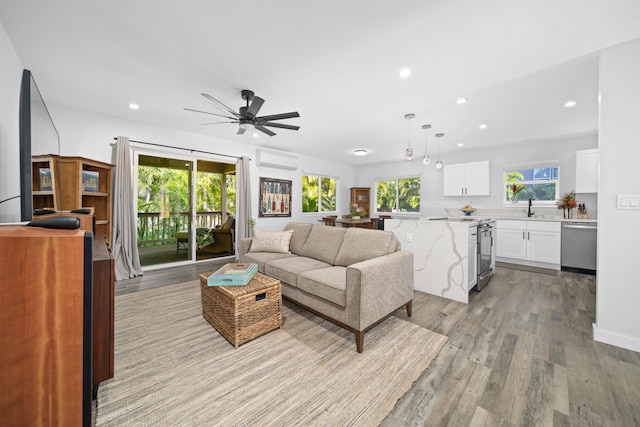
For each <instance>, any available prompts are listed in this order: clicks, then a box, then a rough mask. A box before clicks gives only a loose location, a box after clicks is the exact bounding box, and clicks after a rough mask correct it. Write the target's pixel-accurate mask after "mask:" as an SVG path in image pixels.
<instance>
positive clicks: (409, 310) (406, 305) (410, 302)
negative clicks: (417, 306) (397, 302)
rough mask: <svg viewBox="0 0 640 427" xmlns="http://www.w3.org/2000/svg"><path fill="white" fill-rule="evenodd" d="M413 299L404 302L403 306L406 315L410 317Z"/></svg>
mask: <svg viewBox="0 0 640 427" xmlns="http://www.w3.org/2000/svg"><path fill="white" fill-rule="evenodd" d="M412 303H413V300H411V301H409V302H408V303H406V304H405V305H404V306H405V308H406V309H407V316H409V317H411V313H412V310H411V309H412V306H413V304H412Z"/></svg>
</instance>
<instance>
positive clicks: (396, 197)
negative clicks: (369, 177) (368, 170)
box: [376, 178, 420, 213]
mask: <svg viewBox="0 0 640 427" xmlns="http://www.w3.org/2000/svg"><path fill="white" fill-rule="evenodd" d="M376 210H377V212H380V213H382V212H420V178H402V179H398V180H395V179H391V180H385V181H378V182H377V189H376Z"/></svg>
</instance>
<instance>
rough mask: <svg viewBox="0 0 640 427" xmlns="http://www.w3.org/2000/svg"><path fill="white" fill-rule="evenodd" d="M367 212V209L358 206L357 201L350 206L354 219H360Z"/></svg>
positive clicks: (350, 213)
mask: <svg viewBox="0 0 640 427" xmlns="http://www.w3.org/2000/svg"><path fill="white" fill-rule="evenodd" d="M365 213H366V211H365V210H364V208H361V207H360V206H358V204H357V203H353V204H352V205H351V207H350V208H349V215H350V216H351V218H352V219H360V217H361V216H362V215H363V214H365Z"/></svg>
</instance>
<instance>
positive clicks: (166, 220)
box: [135, 152, 235, 268]
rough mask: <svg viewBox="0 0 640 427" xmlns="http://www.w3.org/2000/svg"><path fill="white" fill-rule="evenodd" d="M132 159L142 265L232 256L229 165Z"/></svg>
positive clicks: (232, 196)
mask: <svg viewBox="0 0 640 427" xmlns="http://www.w3.org/2000/svg"><path fill="white" fill-rule="evenodd" d="M136 161H137V162H136V168H135V170H136V173H137V178H136V180H135V181H136V182H137V217H138V223H137V237H138V251H139V254H140V264H141V265H142V267H143V268H145V267H146V268H148V267H153V268H156V267H159V266H160V267H164V266H166V265H167V264H174V263H189V262H195V261H200V260H207V259H211V258H219V257H229V256H234V255H235V223H234V219H235V164H230V163H224V162H219V161H214V160H208V159H199V158H190V157H188V156H179V155H171V157H169V156H166V155H165V154H160V155H158V154H157V153H153V154H151V153H142V152H139V153H136ZM223 207H224V209H223Z"/></svg>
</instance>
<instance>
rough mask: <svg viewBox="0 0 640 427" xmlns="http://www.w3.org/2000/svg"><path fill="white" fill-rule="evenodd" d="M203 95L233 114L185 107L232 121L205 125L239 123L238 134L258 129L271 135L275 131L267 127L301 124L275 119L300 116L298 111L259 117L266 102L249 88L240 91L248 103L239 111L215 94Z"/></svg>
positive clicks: (288, 126) (284, 127)
mask: <svg viewBox="0 0 640 427" xmlns="http://www.w3.org/2000/svg"><path fill="white" fill-rule="evenodd" d="M201 95H202V96H204V97H205V98H207V99H208V100H209V101H211V102H212V103H213V104H215V105H216V106H217V107H218V108H220V109H222V110H223V111H225V112H226V113H229V114H231V116H224V115H222V114H216V113H209V112H207V111H200V110H193V109H191V108H185V110H187V111H194V112H196V113H203V114H210V115H212V116H218V117H223V118H225V119H229V120H231V121H228V122H213V123H203V124H205V125H217V124H226V123H238V124H239V125H240V127H239V129H238V132H237V135H242V134H243V133H245V131H247V130H252V129H256V130H259V131H260V132H262V133H266V134H267V135H269V136H274V135H275V132H272V131H271V130H270V129H267V127H274V128H281V129H291V130H298V129H300V126H293V125H285V124H282V123H274V122H273V121H274V120H283V119H291V118H294V117H300V114H298V112H297V111H294V112H291V113H281V114H272V115H270V116H260V117H258V112H259V111H260V108H261V107H262V104H264V99H262V98H260V97H259V96H255V94H254V93H253V92H252V91H250V90H247V89H244V90H243V91H242V92H240V95H241V96H242V99H244V100H245V101H246V102H247V105H246V106H244V107H240V111H239V112H237V113H236V112H235V111H233V110H232V109H231V108H229V107H227V106H226V105H225V104H223V103H222V102H220V101H218V100H217V99H215V98H214V97H213V96H211V95H208V94H206V93H201Z"/></svg>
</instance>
